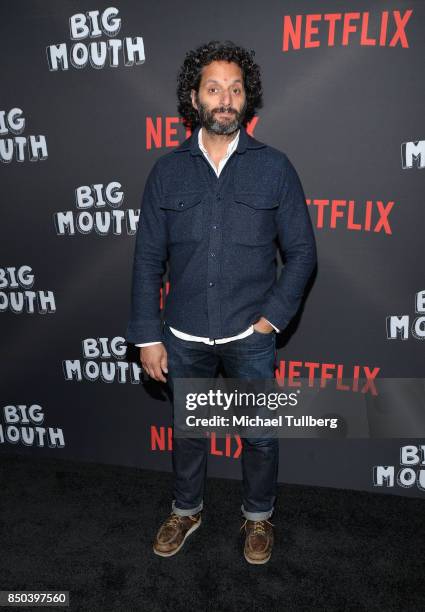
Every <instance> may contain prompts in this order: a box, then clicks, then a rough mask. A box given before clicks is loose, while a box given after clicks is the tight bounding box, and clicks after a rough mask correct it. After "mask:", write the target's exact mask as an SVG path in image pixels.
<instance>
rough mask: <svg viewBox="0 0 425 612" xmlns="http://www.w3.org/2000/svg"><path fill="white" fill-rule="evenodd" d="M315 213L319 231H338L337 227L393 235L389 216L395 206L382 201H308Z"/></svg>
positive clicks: (392, 203)
mask: <svg viewBox="0 0 425 612" xmlns="http://www.w3.org/2000/svg"><path fill="white" fill-rule="evenodd" d="M306 202H307V204H308V206H310V208H311V209H312V210H313V211H314V214H315V217H316V218H315V223H316V227H317V228H318V229H323V228H326V229H336V228H337V226H339V227H343V228H344V229H347V230H353V231H357V232H374V233H376V234H378V233H381V232H382V233H384V234H387V235H391V234H392V230H391V225H390V220H389V215H390V212H391V210H392V208H393V206H394V202H393V201H390V202H387V203H386V204H384V202H382V201H381V200H376V201H374V200H366V202H356V201H355V200H319V199H313V200H310V199H306Z"/></svg>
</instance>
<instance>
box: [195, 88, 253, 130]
mask: <svg viewBox="0 0 425 612" xmlns="http://www.w3.org/2000/svg"><path fill="white" fill-rule="evenodd" d="M196 103H197V105H198V116H199V122H200V124H201V126H202V127H203V128H205V129H206V130H207V131H208V132H213V133H214V134H220V135H223V134H231V133H232V132H234V131H236V130H237V129H238V128H239V126H240V125H241V123H242V121H243V119H244V117H245V112H246V108H247V102H246V100H245V103H244V105H243V107H242V109H241V110H240V111H237V110H236V109H235V108H232V107H229V106H217V107H216V108H213V109H211V110H209V109H208V108H207V107H206V106H205V104H202V102H200V101H199V99H198V96H196ZM223 112H225V113H226V114H227V116H228V118H225V117H220V118H219V117H217V114H218V113H223Z"/></svg>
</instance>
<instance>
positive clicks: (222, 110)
mask: <svg viewBox="0 0 425 612" xmlns="http://www.w3.org/2000/svg"><path fill="white" fill-rule="evenodd" d="M236 112H237V111H236V110H235V109H234V108H225V107H224V106H221V107H220V108H215V109H214V110H213V113H233V114H236Z"/></svg>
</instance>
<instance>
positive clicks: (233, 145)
mask: <svg viewBox="0 0 425 612" xmlns="http://www.w3.org/2000/svg"><path fill="white" fill-rule="evenodd" d="M202 129H203V128H201V129H200V130H199V132H198V144H199V148H200V149H201V151H202V153H203V154H204V156H205V158H206V160H207V161H208V162H209V164H210V165H211V167H212V169H213V170H214V172H215V173H216V175H217V176H220V172H221V171H222V170H223V168H224V166H225V164H226V162H227V160H228V159H229V157H230V156H231V155H232V153H233V152H234V150H235V149H236V147H237V146H238V142H239V130H238V132H237V134H236V136H235V137H234V139H233V140H232V141H231V142H229V144H228V146H227V153H226V155H225V156H224V157H223V158H222V159H220V161H219V164H218V168H216V166H215V164H214V162H213V161H212V159H211V158H210V156H209V155H208V151H207V150H206V148H205V147H204V145H203V143H202ZM266 321H267V319H266ZM267 322H268V323H270V321H267ZM270 325H271V326H272V327H273V328H274V329H275V330H276V332H279V330H278V328H277V327H275V326H274V325H273V323H270ZM169 327H170V330H171V331H172V332H173V334H174V335H175V336H177V337H178V338H182V339H183V340H193V341H194V342H204V343H205V344H224V343H225V342H232V341H233V340H238V339H239V338H245V336H249V335H250V334H252V333H253V331H254V326H253V325H250V326H249V327H248V328H247V329H245V330H244V331H243V332H241V333H240V334H237V336H230V337H227V338H215V339H214V340H210V339H209V338H204V337H203V336H192V335H191V334H186V333H185V332H182V331H179V330H178V329H175V328H174V327H171V326H169ZM151 344H160V341H158V342H144V343H143V344H136V346H149V345H151Z"/></svg>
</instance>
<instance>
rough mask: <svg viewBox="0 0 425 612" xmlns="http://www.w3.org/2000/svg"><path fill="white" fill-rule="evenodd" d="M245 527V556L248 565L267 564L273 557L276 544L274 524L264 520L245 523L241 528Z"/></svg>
mask: <svg viewBox="0 0 425 612" xmlns="http://www.w3.org/2000/svg"><path fill="white" fill-rule="evenodd" d="M244 527H245V534H246V536H245V547H244V551H243V552H244V556H245V559H246V560H247V561H248V563H254V564H260V563H267V561H268V560H269V559H270V557H271V555H272V548H273V542H274V536H273V527H274V525H273V523H270V522H269V521H268V520H266V519H264V520H262V521H249V520H248V519H247V520H246V521H245V522H244V524H243V525H242V527H241V531H242V529H243V528H244Z"/></svg>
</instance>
